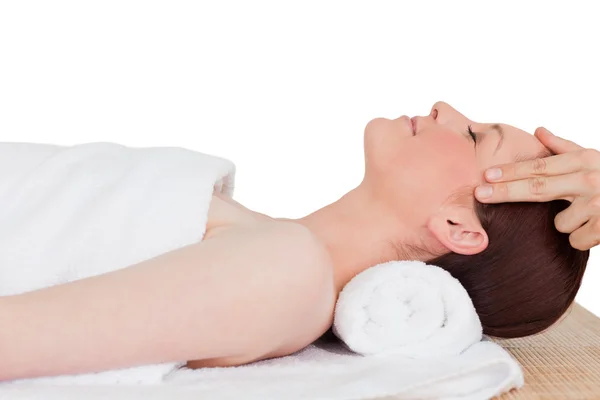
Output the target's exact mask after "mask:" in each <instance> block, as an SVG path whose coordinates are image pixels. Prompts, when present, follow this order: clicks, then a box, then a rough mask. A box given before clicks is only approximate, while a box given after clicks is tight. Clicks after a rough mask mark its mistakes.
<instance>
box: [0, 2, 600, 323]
mask: <svg viewBox="0 0 600 400" xmlns="http://www.w3.org/2000/svg"><path fill="white" fill-rule="evenodd" d="M595 7H597V4H596V2H594V1H589V2H581V1H580V2H576V1H569V2H565V1H557V2H550V1H527V2H526V1H502V2H496V4H492V3H490V2H481V1H468V2H467V1H452V2H449V1H448V2H446V1H439V2H433V1H414V2H402V1H387V2H384V1H362V2H356V1H306V0H304V1H296V2H291V1H270V2H267V1H256V0H253V1H247V2H246V1H239V2H232V1H218V2H217V1H213V2H208V1H207V2H199V1H187V2H186V1H166V0H165V1H161V2H159V1H139V2H134V1H124V0H120V1H95V2H88V1H70V2H67V1H37V2H32V1H23V0H20V1H8V0H0V141H23V142H42V143H56V144H64V145H70V144H77V143H83V142H92V141H113V142H118V143H121V144H125V145H131V146H182V147H187V148H191V149H195V150H198V151H202V152H205V153H210V154H214V155H218V156H222V157H225V158H228V159H230V160H232V161H233V162H234V163H235V164H236V166H237V174H236V189H235V196H234V197H235V198H236V200H238V201H239V202H241V203H242V204H244V205H246V206H247V207H249V208H251V209H254V210H256V211H259V212H263V213H266V214H269V215H271V216H273V217H291V218H294V217H300V216H303V215H305V214H308V213H310V212H312V211H314V210H315V209H317V208H319V207H322V206H324V205H326V204H328V203H330V202H333V201H335V200H337V199H338V198H339V197H340V196H342V195H343V194H344V193H346V191H348V190H350V189H352V188H354V187H355V186H356V185H358V183H359V182H360V180H361V178H362V174H363V172H364V163H363V162H364V161H363V142H362V140H363V130H364V127H365V125H366V124H367V122H368V121H369V120H371V119H373V118H375V117H387V118H396V117H398V116H400V115H402V114H408V115H426V114H428V113H429V109H430V107H431V105H432V104H433V103H434V102H435V101H436V100H444V101H446V102H448V103H450V104H452V105H453V106H454V107H455V108H457V109H458V110H459V111H461V112H462V113H463V114H465V115H466V116H468V117H469V118H471V119H473V120H476V121H480V122H505V123H509V124H511V125H515V126H518V127H520V128H522V129H525V130H527V131H528V132H533V131H534V129H535V128H536V127H537V126H539V125H543V126H546V127H547V128H549V129H550V130H551V131H553V132H554V133H556V134H558V135H561V136H564V137H566V138H569V139H571V140H573V141H575V142H577V143H579V144H581V145H582V146H584V147H595V148H599V149H600V139H598V137H599V135H600V127H599V126H598V123H597V118H598V115H599V113H598V108H599V106H600V102H599V101H598V97H597V93H598V92H599V91H600V78H599V77H598V74H599V73H600V72H599V71H600V62H599V61H598V60H599V58H598V48H599V44H598V42H599V39H600V28H599V26H600V24H598V21H597V19H598V18H597V17H598V14H597V13H596V12H594V11H593V10H594V9H595ZM597 251H598V249H594V250H593V251H592V256H591V259H590V263H589V265H588V271H587V276H586V277H585V278H584V284H583V287H582V289H581V291H580V293H579V295H578V298H577V300H578V301H579V302H580V303H581V304H582V305H584V306H585V307H587V308H588V309H590V310H592V311H593V312H594V313H596V314H597V315H600V294H599V293H600V265H599V264H600V263H599V262H598V257H597Z"/></svg>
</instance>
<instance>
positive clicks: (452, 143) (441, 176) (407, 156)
mask: <svg viewBox="0 0 600 400" xmlns="http://www.w3.org/2000/svg"><path fill="white" fill-rule="evenodd" d="M400 158H402V159H400ZM398 162H399V164H398V165H404V166H406V168H404V169H402V170H400V171H399V173H400V174H401V175H402V177H401V178H400V179H401V180H402V181H404V182H405V183H408V184H409V185H410V186H411V190H412V191H413V193H415V194H418V195H419V197H420V198H421V199H423V200H424V199H429V200H431V201H433V202H435V203H436V204H437V203H439V202H440V201H441V202H443V201H445V199H446V198H447V197H448V196H449V195H451V194H452V193H454V192H456V190H458V189H459V188H461V187H463V186H465V185H469V184H472V183H473V182H474V179H476V176H477V158H476V156H475V150H474V148H473V146H472V145H471V144H470V143H469V142H468V141H467V140H466V139H464V138H462V137H460V136H459V135H458V134H456V133H454V134H444V135H440V134H438V135H435V134H431V135H427V134H426V133H424V134H423V135H422V136H420V137H415V138H414V143H413V145H412V146H406V147H405V148H404V149H403V150H402V151H401V152H399V159H398Z"/></svg>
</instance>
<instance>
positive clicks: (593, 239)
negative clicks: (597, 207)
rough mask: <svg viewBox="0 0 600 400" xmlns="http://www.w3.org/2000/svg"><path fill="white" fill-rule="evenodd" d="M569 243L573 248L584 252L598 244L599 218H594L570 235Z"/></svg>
mask: <svg viewBox="0 0 600 400" xmlns="http://www.w3.org/2000/svg"><path fill="white" fill-rule="evenodd" d="M569 243H571V246H573V247H574V248H576V249H578V250H581V251H585V250H589V249H591V248H592V247H595V246H598V244H600V218H598V217H594V218H592V219H590V220H589V221H588V222H587V223H586V224H585V225H583V226H582V227H581V228H579V229H577V230H576V231H575V232H573V233H571V235H570V236H569Z"/></svg>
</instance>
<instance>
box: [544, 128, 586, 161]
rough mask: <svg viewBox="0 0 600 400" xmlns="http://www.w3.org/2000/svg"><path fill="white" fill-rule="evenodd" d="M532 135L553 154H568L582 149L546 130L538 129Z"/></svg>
mask: <svg viewBox="0 0 600 400" xmlns="http://www.w3.org/2000/svg"><path fill="white" fill-rule="evenodd" d="M534 135H535V136H536V137H537V138H538V139H539V140H540V141H541V142H542V144H543V145H544V146H546V147H548V148H549V149H550V150H552V152H553V153H554V154H562V153H568V152H571V151H577V150H583V149H584V148H583V147H582V146H580V145H578V144H577V143H575V142H572V141H570V140H567V139H564V138H561V137H560V136H556V135H554V134H553V133H552V132H550V131H549V130H548V129H546V128H544V127H541V126H540V127H539V128H537V129H536V130H535V133H534Z"/></svg>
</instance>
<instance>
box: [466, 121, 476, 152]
mask: <svg viewBox="0 0 600 400" xmlns="http://www.w3.org/2000/svg"><path fill="white" fill-rule="evenodd" d="M467 132H469V135H471V138H472V139H473V143H474V144H475V147H477V134H476V133H475V132H473V130H472V129H471V125H469V127H468V128H467Z"/></svg>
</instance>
